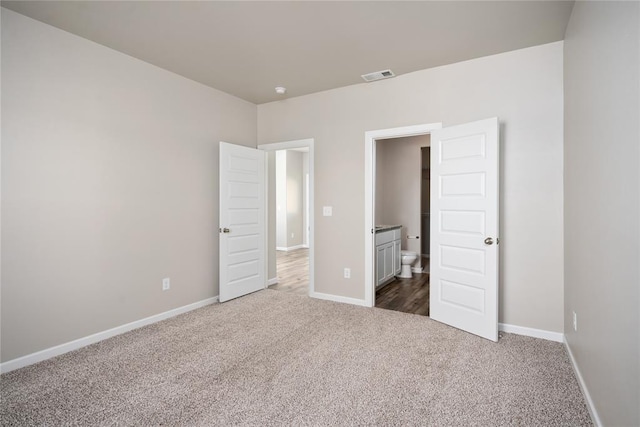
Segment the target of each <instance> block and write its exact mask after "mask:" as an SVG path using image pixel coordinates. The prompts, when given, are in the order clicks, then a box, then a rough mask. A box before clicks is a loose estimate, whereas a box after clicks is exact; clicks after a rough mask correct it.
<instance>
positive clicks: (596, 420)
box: [564, 338, 602, 427]
mask: <svg viewBox="0 0 640 427" xmlns="http://www.w3.org/2000/svg"><path fill="white" fill-rule="evenodd" d="M564 347H565V348H566V349H567V353H568V354H569V360H570V361H571V366H572V367H573V372H574V373H575V374H576V378H577V379H578V385H579V386H580V390H582V394H583V395H584V398H585V400H586V401H587V409H589V414H590V415H591V420H592V421H593V423H594V424H595V425H596V426H597V427H602V421H601V420H600V417H599V416H598V411H596V407H595V405H594V404H593V400H592V399H591V395H590V394H589V390H588V389H587V385H586V384H585V382H584V379H583V378H582V374H581V373H580V369H579V368H578V364H577V363H576V359H575V358H574V357H573V353H572V352H571V347H569V343H568V342H567V340H566V338H565V339H564Z"/></svg>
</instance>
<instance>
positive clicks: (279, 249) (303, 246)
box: [276, 245, 309, 252]
mask: <svg viewBox="0 0 640 427" xmlns="http://www.w3.org/2000/svg"><path fill="white" fill-rule="evenodd" d="M308 247H309V246H305V245H296V246H288V247H284V246H276V251H283V252H289V251H295V250H296V249H304V248H308Z"/></svg>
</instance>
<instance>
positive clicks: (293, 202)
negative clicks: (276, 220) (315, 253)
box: [287, 150, 304, 248]
mask: <svg viewBox="0 0 640 427" xmlns="http://www.w3.org/2000/svg"><path fill="white" fill-rule="evenodd" d="M303 185H304V179H303V177H302V153H301V152H299V151H293V150H287V247H288V248H291V247H294V246H299V245H302V223H303V213H302V208H303V207H304V204H303V203H302V196H303V193H302V187H303Z"/></svg>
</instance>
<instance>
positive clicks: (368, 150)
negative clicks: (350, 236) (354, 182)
mask: <svg viewBox="0 0 640 427" xmlns="http://www.w3.org/2000/svg"><path fill="white" fill-rule="evenodd" d="M441 128H442V123H441V122H440V123H427V124H420V125H413V126H404V127H397V128H390V129H379V130H372V131H367V132H365V137H364V144H365V145H364V155H365V160H364V247H365V251H364V305H365V306H367V307H373V306H374V305H375V287H376V283H375V281H374V260H375V255H376V254H375V245H374V241H375V234H374V228H375V223H374V221H375V206H376V194H375V177H376V140H379V139H391V138H403V137H408V136H417V135H426V134H430V133H431V131H432V130H434V129H441Z"/></svg>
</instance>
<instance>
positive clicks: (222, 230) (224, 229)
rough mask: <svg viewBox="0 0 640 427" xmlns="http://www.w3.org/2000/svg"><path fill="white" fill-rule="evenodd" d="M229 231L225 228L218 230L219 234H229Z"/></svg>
mask: <svg viewBox="0 0 640 427" xmlns="http://www.w3.org/2000/svg"><path fill="white" fill-rule="evenodd" d="M230 231H231V230H229V229H228V228H226V227H225V228H221V229H220V232H221V233H229V232H230Z"/></svg>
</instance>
